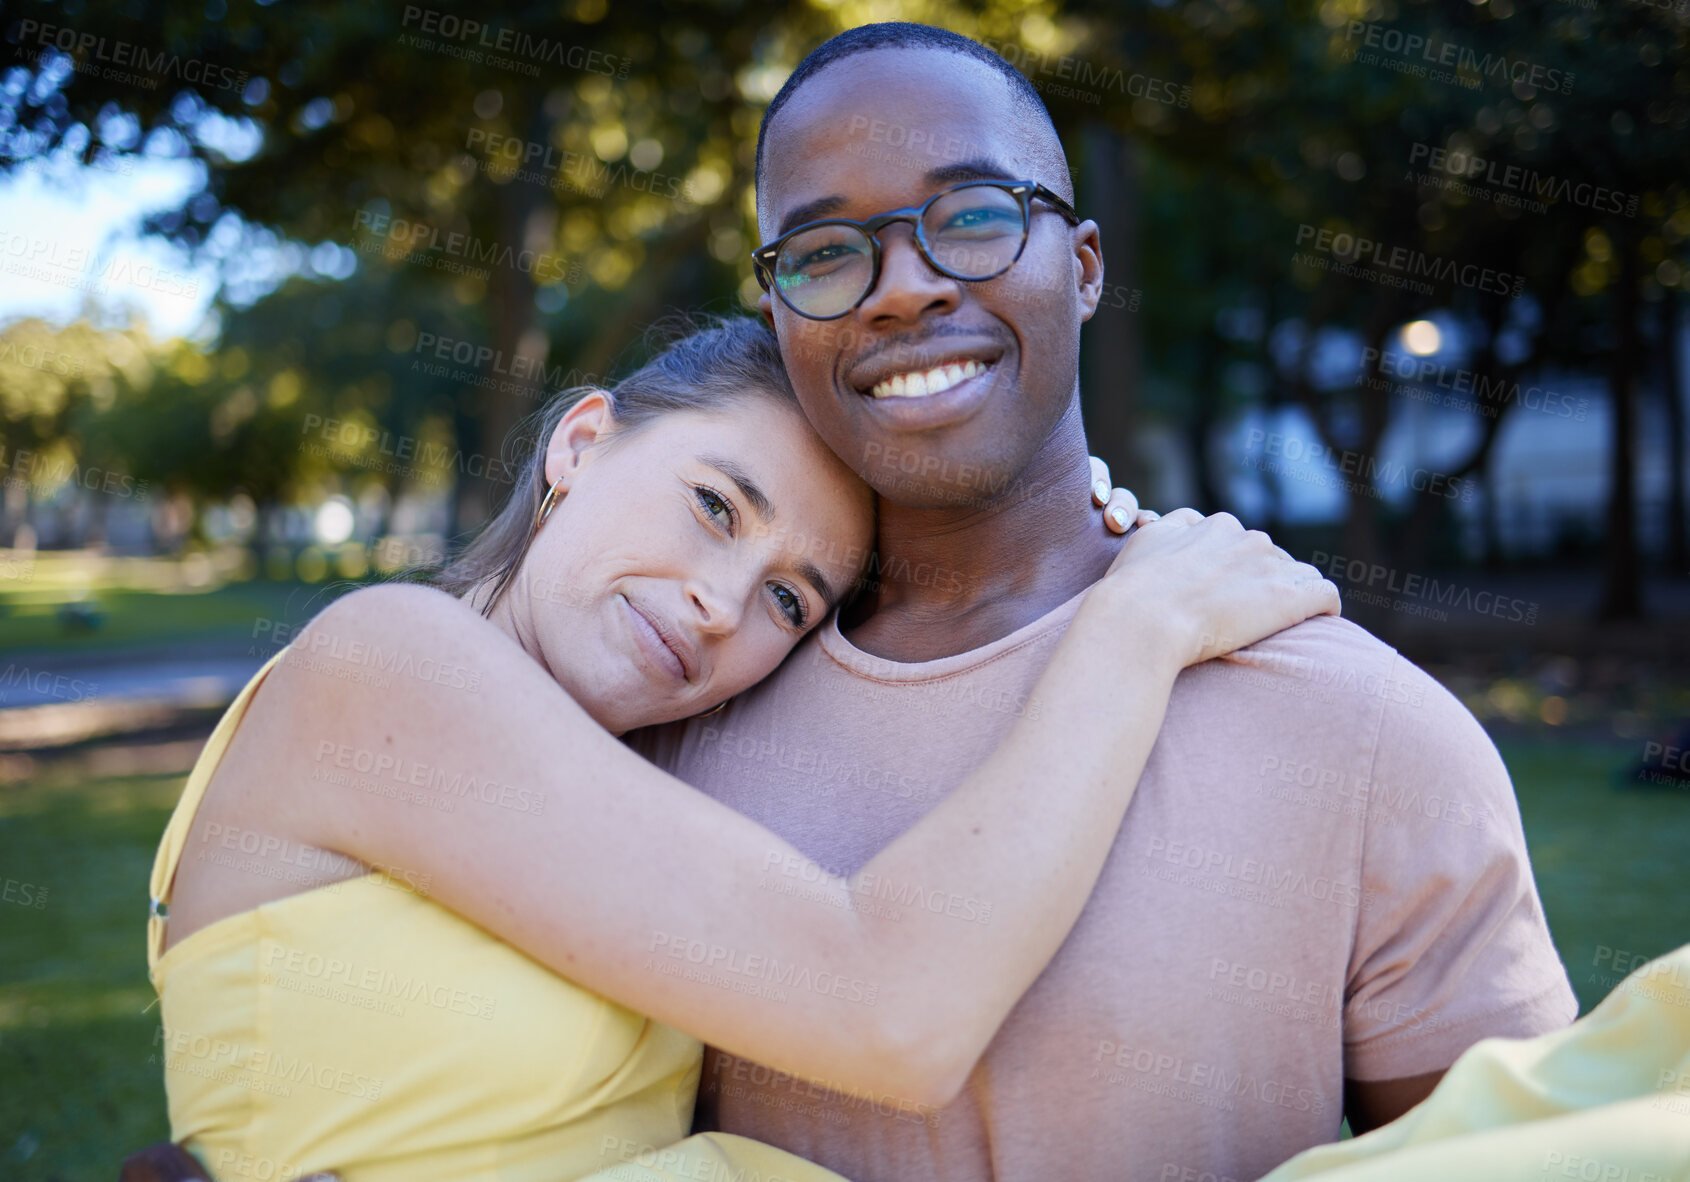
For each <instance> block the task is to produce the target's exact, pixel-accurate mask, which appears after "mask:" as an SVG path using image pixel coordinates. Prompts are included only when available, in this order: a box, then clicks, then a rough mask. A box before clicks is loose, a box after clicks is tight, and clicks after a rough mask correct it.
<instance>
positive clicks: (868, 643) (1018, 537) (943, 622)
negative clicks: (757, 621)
mask: <svg viewBox="0 0 1690 1182" xmlns="http://www.w3.org/2000/svg"><path fill="white" fill-rule="evenodd" d="M879 508H880V525H879V536H878V538H877V547H878V550H879V567H878V569H877V570H876V571H874V572H871V573H872V576H873V586H872V589H871V591H870V592H869V593H868V594H865V595H864V597H863V598H862V600H860V601H859V602H858V603H857V604H856V605H855V606H854V607H853V608H852V609H851V610H850V611H849V612H847V613H846V615H845V616H844V617H842V618H841V620H840V626H841V628H842V629H843V630H844V631H845V633H846V635H848V636H849V637H850V640H851V643H852V644H854V645H856V646H857V647H858V648H860V649H862V650H864V651H865V652H869V653H873V654H874V655H876V656H881V657H885V658H887V659H888V660H893V661H905V662H914V661H931V660H936V659H938V658H940V657H947V656H953V655H955V654H957V653H964V652H968V651H970V650H971V649H976V648H980V647H981V646H983V645H987V644H990V643H992V642H993V641H994V640H998V639H1001V638H1002V637H1005V636H1008V635H1009V634H1010V633H1011V632H1014V631H1015V630H1016V629H1018V628H1022V627H1025V626H1026V625H1027V624H1030V623H1032V622H1033V621H1034V620H1037V619H1038V618H1039V617H1040V616H1043V615H1045V614H1047V613H1048V612H1050V611H1051V610H1053V609H1054V608H1056V607H1059V606H1060V605H1062V604H1063V603H1065V602H1067V601H1068V600H1070V599H1072V598H1073V597H1074V596H1076V595H1078V594H1079V593H1080V592H1081V591H1083V590H1085V589H1086V588H1087V587H1089V586H1091V584H1093V583H1095V582H1096V581H1097V580H1098V579H1100V578H1102V577H1103V575H1104V572H1106V571H1107V570H1108V569H1109V564H1110V562H1112V561H1113V560H1114V558H1115V555H1116V553H1117V552H1118V551H1119V550H1120V548H1121V542H1122V539H1121V537H1120V536H1119V535H1117V534H1113V533H1111V532H1109V529H1108V527H1107V526H1105V525H1104V523H1103V515H1102V513H1101V511H1099V510H1098V509H1097V507H1096V506H1094V505H1093V504H1092V500H1091V468H1090V465H1089V464H1088V462H1087V459H1086V441H1085V433H1084V431H1083V430H1082V429H1081V427H1080V419H1079V409H1078V406H1077V405H1076V406H1075V408H1074V409H1073V410H1072V411H1071V412H1070V414H1069V415H1068V416H1067V417H1065V418H1064V419H1063V421H1062V422H1061V423H1059V424H1058V425H1057V428H1056V430H1054V431H1053V432H1052V433H1051V436H1050V438H1049V439H1048V440H1046V442H1045V445H1044V446H1043V447H1042V448H1041V449H1040V450H1039V451H1038V453H1037V454H1036V455H1034V457H1033V459H1032V461H1031V462H1030V463H1029V464H1028V465H1027V467H1026V469H1025V470H1024V471H1023V472H1022V473H1021V474H1020V475H1019V476H1017V477H1016V478H1015V479H1014V480H1012V481H1011V482H1010V487H1009V488H1008V489H1006V490H1005V492H1004V495H1003V496H1001V497H999V498H997V499H996V500H994V501H993V502H992V503H990V504H987V505H979V506H964V507H959V508H945V509H909V508H905V507H902V506H899V505H895V504H893V503H891V502H890V501H887V500H885V499H882V500H881V501H880V506H879Z"/></svg>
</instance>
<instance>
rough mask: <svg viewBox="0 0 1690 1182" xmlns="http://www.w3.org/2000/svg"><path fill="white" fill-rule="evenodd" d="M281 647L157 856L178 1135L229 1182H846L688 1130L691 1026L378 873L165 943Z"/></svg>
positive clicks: (163, 1000)
mask: <svg viewBox="0 0 1690 1182" xmlns="http://www.w3.org/2000/svg"><path fill="white" fill-rule="evenodd" d="M276 659H277V658H272V660H271V662H270V663H269V664H266V665H265V667H264V668H263V669H261V670H259V672H258V673H257V674H256V675H255V676H254V677H253V679H252V681H251V682H249V683H248V684H247V686H246V688H245V689H243V690H242V691H241V694H240V696H239V697H238V698H237V699H236V700H235V702H234V704H233V705H231V706H230V707H229V710H228V711H227V713H226V714H225V715H224V716H223V719H222V721H221V722H219V724H218V726H217V729H216V731H215V733H214V734H213V735H212V737H211V739H210V741H209V742H208V743H207V744H206V747H205V750H204V752H203V753H202V754H201V755H200V758H199V761H198V762H197V763H196V765H195V767H194V770H193V772H192V773H191V774H190V776H189V778H188V782H187V785H186V787H185V788H184V789H183V792H182V798H181V800H180V802H179V803H178V804H177V806H176V811H175V813H174V814H173V815H172V817H171V819H170V824H169V826H168V827H167V828H166V830H165V833H164V839H163V841H162V842H161V843H160V845H159V850H158V856H157V858H156V859H155V861H154V864H153V872H152V881H151V894H152V900H153V908H152V912H153V913H152V916H151V917H150V918H149V920H148V924H147V962H148V967H149V969H150V975H151V978H152V982H153V987H154V988H155V989H156V990H157V991H158V996H159V1003H160V1010H161V1015H162V1019H163V1030H162V1032H161V1034H160V1036H159V1041H158V1047H159V1050H160V1058H161V1059H162V1061H163V1065H164V1081H165V1092H166V1094H167V1097H168V1101H169V1110H170V1135H171V1139H172V1140H175V1141H178V1142H182V1143H183V1144H185V1145H186V1147H187V1148H188V1149H189V1151H190V1152H192V1153H194V1154H195V1156H196V1157H197V1158H198V1159H199V1160H200V1161H201V1162H202V1163H203V1164H204V1165H205V1166H206V1168H207V1170H208V1172H209V1173H211V1174H212V1176H213V1177H215V1178H217V1179H219V1180H220V1182H223V1180H234V1179H241V1180H252V1182H288V1180H289V1179H296V1178H303V1177H306V1176H308V1175H310V1174H312V1173H315V1172H318V1171H334V1172H335V1173H337V1174H338V1175H339V1176H340V1177H341V1178H342V1179H344V1180H345V1182H471V1180H487V1182H492V1180H494V1179H497V1180H498V1182H566V1180H569V1179H580V1178H583V1177H586V1176H588V1175H593V1174H595V1173H599V1174H601V1176H602V1178H603V1179H604V1180H605V1182H610V1180H611V1179H616V1180H619V1182H656V1180H658V1179H671V1178H672V1179H681V1178H687V1179H695V1180H696V1179H701V1178H702V1179H744V1180H746V1182H757V1180H759V1179H761V1180H765V1182H766V1180H769V1179H792V1180H796V1182H843V1180H842V1179H840V1178H839V1176H838V1175H837V1174H834V1173H832V1172H830V1171H828V1170H824V1169H822V1168H821V1167H819V1166H816V1165H813V1164H811V1163H809V1162H806V1161H803V1160H802V1159H800V1158H796V1157H793V1156H792V1155H790V1154H787V1153H785V1152H782V1151H780V1150H777V1149H774V1148H772V1147H770V1146H766V1145H762V1144H760V1143H758V1142H755V1141H750V1140H748V1139H746V1138H743V1137H735V1136H729V1135H724V1134H715V1133H710V1134H702V1135H699V1136H695V1137H688V1136H687V1130H688V1128H689V1127H690V1125H691V1122H692V1110H693V1103H694V1100H695V1097H696V1093H697V1088H698V1080H699V1069H700V1064H701V1061H702V1054H703V1048H702V1046H701V1044H700V1043H699V1042H698V1041H697V1040H696V1039H694V1038H692V1037H690V1036H688V1035H685V1034H682V1033H681V1032H680V1031H678V1030H674V1029H672V1028H670V1027H668V1026H664V1025H662V1024H661V1023H658V1022H655V1021H653V1020H651V1019H650V1018H646V1017H642V1016H641V1015H639V1014H636V1013H633V1012H632V1011H630V1010H628V1009H625V1008H624V1007H622V1006H619V1005H617V1004H616V1003H614V1002H612V1001H609V1000H607V999H605V998H603V997H600V996H599V995H598V994H595V993H592V992H590V991H588V990H586V989H583V988H581V987H580V986H578V985H575V984H572V983H571V982H569V981H566V980H564V979H563V978H562V977H559V976H557V975H556V974H555V973H553V972H551V971H550V970H549V969H546V968H544V967H542V966H541V965H540V964H538V963H536V962H535V961H533V960H531V959H530V958H529V957H527V956H525V955H524V954H523V953H521V952H518V951H517V950H516V949H515V948H512V947H511V946H510V945H508V944H506V943H504V942H503V941H501V940H499V939H497V938H496V937H494V936H492V935H490V934H489V933H488V932H486V931H484V930H483V929H482V928H480V927H477V926H476V925H475V924H473V923H470V922H468V921H467V920H464V919H462V918H460V917H459V916H458V915H456V914H454V913H453V912H451V911H449V910H447V909H446V908H445V907H442V906H440V905H439V904H437V903H435V902H433V901H431V900H430V899H428V898H426V897H424V895H422V894H419V893H417V892H416V891H413V890H411V889H409V887H407V886H406V885H405V884H403V883H401V882H400V881H399V880H398V879H396V878H392V877H389V876H387V875H384V874H382V873H379V872H374V873H370V874H367V875H365V876H364V877H362V878H356V879H350V880H346V881H343V882H339V883H330V884H327V885H321V886H317V887H314V888H312V889H308V890H305V891H303V892H302V893H299V894H294V895H290V896H288V897H286V898H283V899H278V900H276V901H274V902H271V903H266V904H263V905H262V906H260V907H257V908H255V909H254V910H251V911H244V912H241V913H239V914H236V915H231V916H228V917H226V918H224V919H221V920H218V921H217V922H215V923H212V924H210V925H208V926H206V927H204V928H202V929H200V930H198V931H195V932H193V933H192V934H190V935H189V936H188V937H187V938H185V939H183V940H180V941H178V942H177V943H175V944H174V945H172V946H171V948H170V950H169V951H168V952H163V951H162V950H163V947H164V936H165V924H166V922H167V918H166V912H167V904H168V901H169V898H170V890H171V883H172V881H173V880H174V878H175V876H176V868H177V866H178V864H179V863H180V862H181V860H182V859H183V858H184V857H214V856H231V851H230V850H229V849H228V848H227V847H226V846H225V843H224V842H222V841H215V842H209V841H208V842H201V843H196V846H195V847H194V848H189V847H188V844H187V843H188V836H189V830H190V828H191V826H192V825H193V820H194V814H195V812H196V811H197V810H198V807H199V802H200V799H201V797H202V796H203V795H204V793H205V788H206V784H207V782H208V781H209V780H210V779H211V776H212V773H213V772H215V771H216V768H217V765H218V762H219V760H221V758H222V756H223V752H224V751H225V750H226V749H227V747H228V745H229V741H230V739H231V738H232V737H233V735H234V733H235V729H236V728H237V727H238V726H239V725H240V721H241V719H242V717H243V716H244V715H245V713H246V710H247V707H248V706H249V704H250V703H251V701H252V698H253V695H254V694H255V693H256V692H257V690H258V688H259V686H260V685H261V684H262V682H263V680H264V677H265V674H267V673H268V672H269V670H270V668H271V667H272V666H273V665H274V663H275V660H276ZM224 836H227V835H224ZM241 840H242V841H247V842H248V843H249V844H250V842H251V841H255V840H257V839H256V838H254V839H248V838H247V837H246V836H245V835H242V838H241ZM232 844H233V846H234V849H235V850H237V851H238V850H239V848H240V842H234V843H232ZM202 847H203V848H202ZM264 852H265V855H266V856H265V857H264V858H263V859H262V861H261V862H260V863H259V864H260V865H262V866H264V867H266V868H267V869H265V870H264V871H261V872H275V871H274V869H273V868H275V867H279V866H283V865H285V864H286V860H287V857H288V852H287V851H286V850H285V849H283V850H280V851H278V850H276V849H270V850H267V851H264ZM233 856H240V855H239V854H238V853H237V854H233Z"/></svg>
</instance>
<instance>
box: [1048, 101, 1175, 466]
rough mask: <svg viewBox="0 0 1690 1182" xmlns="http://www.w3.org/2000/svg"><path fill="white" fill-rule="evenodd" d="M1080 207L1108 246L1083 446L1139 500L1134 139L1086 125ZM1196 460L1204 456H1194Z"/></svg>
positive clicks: (1085, 383) (1140, 352)
mask: <svg viewBox="0 0 1690 1182" xmlns="http://www.w3.org/2000/svg"><path fill="white" fill-rule="evenodd" d="M1081 141H1082V143H1083V144H1084V146H1085V159H1086V165H1087V167H1086V171H1085V175H1084V177H1083V178H1082V180H1083V182H1084V183H1083V184H1082V185H1081V187H1080V188H1081V191H1080V195H1079V198H1080V208H1081V210H1082V211H1083V216H1085V217H1088V218H1091V219H1092V220H1093V221H1095V222H1096V223H1097V226H1098V232H1099V237H1100V238H1101V239H1102V243H1103V258H1104V284H1105V286H1104V289H1103V299H1102V301H1101V302H1100V303H1099V304H1098V308H1097V312H1096V313H1095V314H1094V315H1093V316H1092V319H1091V323H1090V324H1089V325H1087V329H1088V331H1087V332H1085V333H1084V334H1083V337H1082V339H1083V340H1084V341H1085V349H1084V354H1083V358H1082V361H1083V365H1084V368H1083V370H1082V375H1083V378H1082V381H1081V383H1080V390H1081V405H1082V408H1083V410H1084V414H1085V422H1086V441H1087V442H1088V443H1089V444H1090V445H1091V449H1092V451H1093V453H1095V454H1096V455H1097V456H1098V457H1100V458H1101V459H1102V460H1103V461H1104V462H1105V463H1106V464H1108V465H1109V471H1110V474H1111V475H1112V476H1113V477H1114V479H1115V483H1116V484H1118V485H1120V486H1121V487H1122V488H1130V489H1132V490H1133V491H1134V492H1137V493H1138V494H1139V495H1140V496H1148V495H1149V494H1148V493H1147V492H1146V491H1145V490H1144V489H1142V488H1140V487H1139V484H1140V482H1142V481H1143V480H1144V479H1145V477H1146V475H1147V473H1146V472H1145V469H1144V459H1143V457H1142V456H1141V455H1140V454H1139V450H1138V446H1137V439H1136V438H1135V431H1134V428H1135V426H1136V421H1135V420H1136V415H1137V407H1138V396H1139V390H1140V387H1141V383H1142V380H1143V366H1144V348H1143V333H1142V331H1141V329H1142V321H1141V319H1140V318H1141V316H1142V313H1141V312H1140V311H1139V310H1138V300H1137V297H1136V295H1135V293H1136V291H1137V290H1138V216H1139V202H1138V161H1137V157H1136V155H1135V153H1134V150H1133V146H1132V142H1131V141H1130V140H1128V139H1127V137H1126V136H1124V135H1123V134H1122V133H1121V132H1119V131H1117V130H1115V129H1114V128H1111V127H1107V126H1104V125H1101V124H1096V125H1093V126H1090V127H1087V128H1086V129H1085V131H1084V132H1083V133H1082V136H1081ZM1197 458H1198V460H1199V462H1201V461H1202V457H1201V456H1199V457H1197Z"/></svg>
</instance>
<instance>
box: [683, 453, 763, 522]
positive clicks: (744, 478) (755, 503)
mask: <svg viewBox="0 0 1690 1182" xmlns="http://www.w3.org/2000/svg"><path fill="white" fill-rule="evenodd" d="M698 462H699V463H701V464H703V465H704V466H705V467H706V468H714V469H716V471H718V472H720V473H721V474H722V475H723V476H726V477H727V478H728V479H729V480H730V481H732V482H733V485H734V487H735V488H737V489H739V494H740V496H742V497H744V498H745V499H746V500H747V501H749V502H750V503H751V507H752V508H753V509H755V510H756V511H757V516H759V517H761V518H762V519H763V520H764V521H773V520H774V519H775V507H774V503H773V502H771V501H770V500H769V495H768V494H767V493H765V492H764V491H763V490H762V488H761V487H760V486H759V485H758V484H757V482H756V481H755V480H754V479H752V477H751V474H750V473H749V472H747V471H746V470H745V469H744V468H742V467H741V466H740V465H738V464H736V463H734V462H733V461H732V460H730V459H727V458H726V457H724V456H699V457H698Z"/></svg>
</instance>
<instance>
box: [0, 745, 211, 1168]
mask: <svg viewBox="0 0 1690 1182" xmlns="http://www.w3.org/2000/svg"><path fill="white" fill-rule="evenodd" d="M181 783H182V781H181V777H179V776H150V777H124V778H116V779H104V780H96V781H92V782H86V783H80V784H75V785H61V786H59V787H56V788H55V787H52V786H48V785H25V786H23V787H21V788H20V787H17V786H13V787H9V788H6V789H4V790H0V880H11V881H12V882H13V883H15V884H29V885H30V886H31V887H32V888H35V889H32V890H31V891H29V892H27V894H28V895H31V896H35V895H38V894H39V889H40V888H42V887H45V888H46V891H47V895H46V898H45V900H44V904H45V905H44V906H40V907H34V906H28V907H25V906H20V905H18V903H16V902H12V903H7V902H3V901H0V939H3V943H4V947H5V954H4V956H3V957H0V1080H4V1081H5V1084H4V1086H3V1087H0V1177H4V1178H7V1179H18V1180H19V1182H23V1180H25V1179H40V1180H42V1182H49V1180H56V1179H66V1180H68V1179H84V1178H86V1179H101V1180H102V1182H106V1180H109V1179H111V1178H113V1177H115V1176H116V1174H117V1167H118V1164H119V1163H120V1161H121V1160H122V1157H123V1156H124V1154H126V1153H127V1152H129V1151H131V1150H133V1149H135V1148H139V1147H140V1146H142V1145H146V1144H150V1143H151V1142H153V1141H157V1140H160V1139H162V1138H164V1137H166V1136H168V1135H169V1125H168V1122H167V1121H166V1119H165V1114H164V1090H163V1069H162V1067H161V1066H160V1065H159V1064H158V1062H157V1061H149V1057H150V1056H151V1055H152V1054H153V1045H152V1044H153V1038H154V1032H155V1031H156V1030H157V1029H158V1012H157V1010H156V1008H154V1009H152V1010H151V1012H145V1011H147V1010H148V1007H150V1006H152V1003H153V1001H154V996H153V991H152V986H151V984H150V983H149V982H148V980H147V973H146V916H147V877H148V874H149V873H150V871H151V870H152V857H153V851H154V849H155V848H156V847H157V845H158V839H159V834H160V833H161V832H162V831H163V829H164V823H165V821H166V819H167V818H168V817H169V815H170V809H171V808H172V807H173V806H174V804H175V801H176V797H177V795H178V793H179V792H180V791H181ZM3 887H4V883H3V882H0V897H3V895H4V894H5V893H6V892H4V890H3ZM9 893H10V894H11V895H12V896H13V898H14V899H21V898H23V897H25V892H23V891H22V890H21V888H19V887H17V886H14V887H13V888H12V890H11V891H10V892H9Z"/></svg>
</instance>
